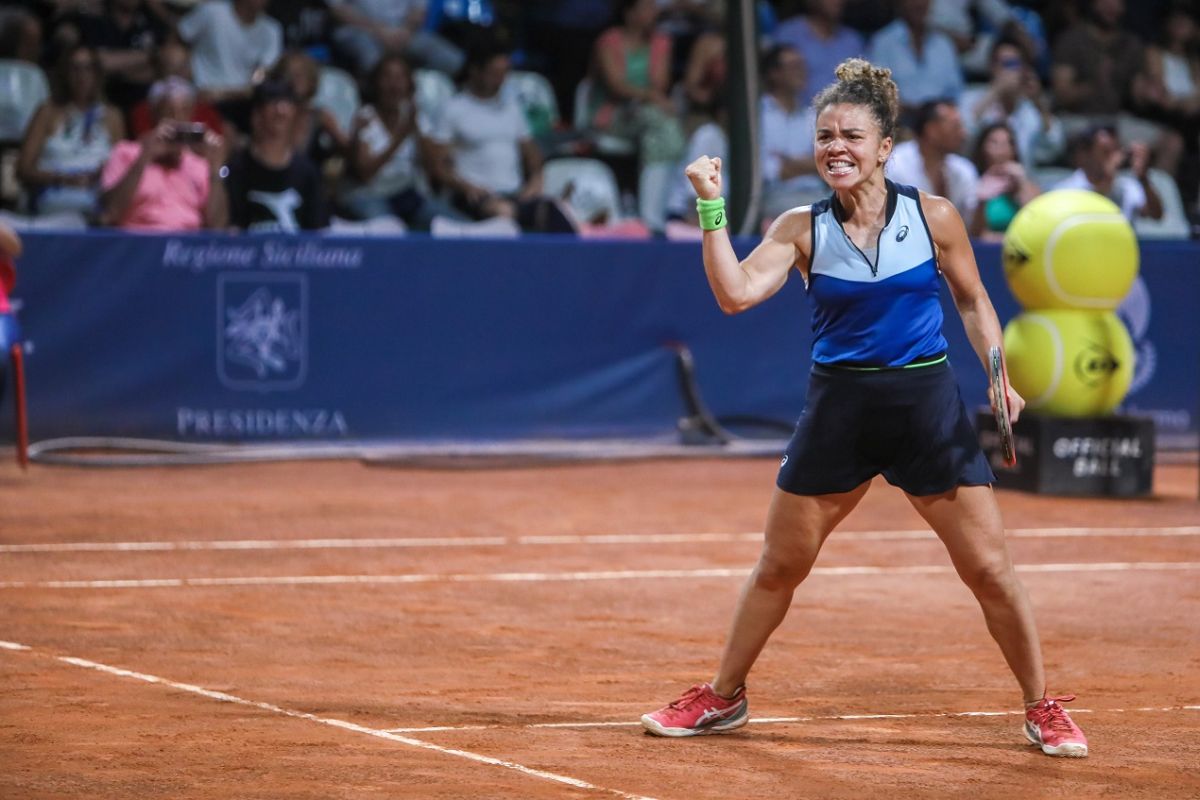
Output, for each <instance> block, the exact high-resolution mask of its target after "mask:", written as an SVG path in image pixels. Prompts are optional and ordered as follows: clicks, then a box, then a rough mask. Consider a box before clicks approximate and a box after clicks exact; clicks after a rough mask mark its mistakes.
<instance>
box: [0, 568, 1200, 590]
mask: <svg viewBox="0 0 1200 800" xmlns="http://www.w3.org/2000/svg"><path fill="white" fill-rule="evenodd" d="M1192 569H1200V562H1197V561H1125V562H1111V561H1110V562H1096V563H1090V564H1089V563H1082V564H1018V565H1017V572H1133V571H1137V572H1142V571H1161V570H1192ZM952 573H954V568H953V567H950V566H939V565H926V564H919V565H913V566H904V567H870V566H856V567H814V568H813V570H812V573H811V574H813V575H836V576H842V575H942V574H952ZM749 574H750V569H749V568H747V567H736V568H734V567H714V568H711V569H647V570H611V571H600V572H492V573H478V574H475V573H438V572H430V573H413V574H409V575H262V576H247V577H232V578H150V579H139V578H127V579H109V580H72V581H0V589H161V588H184V587H188V588H202V587H211V586H322V585H324V586H328V585H341V584H417V583H548V582H554V581H629V580H655V579H676V578H739V577H744V576H746V575H749Z"/></svg>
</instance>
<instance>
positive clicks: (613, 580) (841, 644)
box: [0, 459, 1200, 800]
mask: <svg viewBox="0 0 1200 800" xmlns="http://www.w3.org/2000/svg"><path fill="white" fill-rule="evenodd" d="M774 472H775V461H774V460H772V459H746V460H710V461H694V460H687V461H683V460H677V461H670V460H662V461H644V462H636V463H620V464H583V465H570V466H558V467H542V468H536V469H535V468H523V469H475V470H432V469H426V470H418V469H408V468H404V469H400V468H388V467H380V466H374V467H373V466H367V465H364V464H361V463H357V462H349V461H346V462H308V463H283V464H264V465H239V466H218V467H204V468H145V469H106V470H101V469H83V468H62V467H48V466H34V467H33V468H31V469H30V471H29V472H27V473H24V474H22V473H20V472H19V471H18V470H17V469H16V467H15V466H10V465H9V464H8V462H5V465H4V466H3V467H0V620H2V622H0V640H2V641H0V648H2V649H0V760H2V762H3V765H2V768H0V796H3V797H5V798H10V797H11V798H50V797H89V798H98V799H100V800H103V799H105V798H133V797H137V798H147V797H172V798H225V797H245V798H267V797H271V798H276V797H290V798H329V797H371V796H380V797H420V798H460V797H489V798H493V797H512V798H542V797H545V798H549V797H587V796H597V797H604V796H616V797H651V798H661V799H663V800H665V799H666V798H678V799H680V800H682V798H741V797H805V798H863V797H894V798H908V797H951V796H953V797H962V796H964V795H966V794H968V793H969V795H970V796H971V797H972V798H974V799H975V800H982V799H983V798H1011V797H1049V796H1057V797H1072V798H1088V797H1122V798H1155V800H1160V799H1163V798H1196V797H1200V769H1198V766H1200V735H1198V734H1200V583H1198V582H1197V574H1198V571H1200V512H1198V509H1200V506H1198V505H1197V502H1196V489H1197V469H1196V467H1195V465H1194V462H1189V463H1187V464H1182V465H1166V466H1160V467H1159V468H1158V470H1157V473H1156V478H1155V494H1154V496H1153V497H1152V498H1148V499H1141V500H1111V499H1080V500H1066V499H1062V498H1049V497H1040V496H1033V495H1027V494H1018V493H1015V492H1011V491H1001V492H1000V495H1001V498H1000V499H1001V506H1002V508H1003V510H1004V514H1005V519H1006V523H1007V526H1008V528H1009V529H1010V536H1011V548H1012V551H1013V554H1014V557H1015V559H1016V561H1017V563H1018V565H1019V567H1018V569H1019V570H1020V571H1021V572H1022V574H1023V578H1024V580H1025V582H1026V585H1027V586H1028V588H1029V590H1030V592H1031V594H1032V596H1033V601H1034V605H1035V607H1036V609H1037V613H1038V621H1039V624H1040V627H1041V632H1042V636H1043V640H1044V645H1045V649H1046V658H1047V666H1048V672H1049V675H1050V677H1051V681H1052V683H1051V686H1050V689H1051V691H1052V692H1057V693H1066V692H1073V693H1077V694H1078V695H1079V699H1078V700H1077V701H1076V702H1075V703H1073V704H1071V706H1070V708H1071V710H1072V712H1073V713H1074V715H1075V719H1076V720H1077V721H1078V722H1079V723H1080V725H1081V726H1082V727H1083V728H1084V730H1085V731H1086V732H1087V734H1088V736H1089V738H1090V740H1091V756H1090V757H1089V758H1088V759H1086V760H1068V759H1051V758H1048V757H1045V756H1043V755H1041V754H1040V753H1039V752H1038V751H1037V750H1036V749H1034V748H1032V747H1029V746H1028V745H1026V744H1025V743H1024V739H1023V737H1022V736H1021V733H1020V717H1019V715H1018V713H1017V712H1016V708H1017V706H1018V705H1019V699H1020V698H1019V695H1018V692H1017V690H1016V685H1015V682H1014V681H1013V679H1012V678H1011V676H1010V675H1009V673H1008V672H1007V670H1006V669H1005V667H1004V664H1003V661H1002V659H1001V657H1000V653H999V650H998V649H997V647H996V646H995V644H994V643H993V642H992V641H991V639H990V638H989V637H988V635H987V632H986V630H985V628H984V625H983V622H982V617H981V615H980V613H979V610H978V607H977V606H976V604H975V602H974V600H973V599H972V597H971V596H970V594H969V592H968V591H967V590H966V589H965V588H964V587H963V586H962V585H961V584H960V583H959V581H958V579H957V577H956V576H955V575H954V573H953V572H952V570H951V567H950V563H949V559H948V557H947V556H946V554H945V552H944V550H943V549H942V547H941V545H940V544H939V543H938V541H937V540H936V539H935V538H933V536H932V534H930V533H928V532H927V531H926V530H925V529H924V527H923V525H922V523H921V520H920V519H919V517H918V516H917V515H916V513H915V512H913V511H912V510H911V509H910V508H909V506H908V504H907V503H906V502H905V500H904V498H903V496H902V495H901V494H900V493H899V492H897V491H896V490H894V489H892V488H891V487H889V486H887V485H886V484H884V483H882V482H879V483H878V485H876V486H874V487H873V488H872V491H871V492H870V493H869V494H868V496H867V498H866V500H865V501H864V502H863V504H862V505H861V506H860V507H859V509H858V510H857V511H856V512H855V513H854V514H853V515H852V516H851V517H850V518H849V519H848V520H847V521H846V523H845V524H844V525H843V526H842V528H841V529H840V530H839V531H838V532H837V533H835V534H834V536H833V537H832V538H831V540H830V542H829V544H828V545H827V546H826V548H825V550H824V551H823V553H822V555H821V558H820V560H819V561H818V565H817V570H816V572H815V573H814V574H813V576H812V577H810V578H809V580H808V581H807V582H806V583H805V584H804V585H803V586H802V587H801V588H800V590H799V591H798V593H797V598H796V602H795V605H794V609H793V612H792V614H791V615H790V616H789V618H788V620H787V621H786V622H785V623H784V626H783V627H782V628H781V629H780V630H779V632H778V633H777V634H776V636H775V638H774V639H773V640H772V642H771V644H770V645H769V647H768V650H767V652H766V654H765V655H764V657H763V658H762V660H761V661H760V662H759V665H758V667H757V668H756V671H755V672H754V674H753V675H752V682H751V684H750V692H751V694H750V698H751V712H752V716H753V720H752V723H751V724H750V725H749V726H747V727H746V728H743V729H742V730H741V731H739V732H738V733H735V734H731V735H726V736H710V737H697V738H693V739H685V740H664V739H658V738H654V737H650V736H647V735H644V734H643V732H642V730H641V728H640V727H639V726H638V725H637V719H638V717H639V716H640V715H641V714H642V713H644V712H646V711H648V710H652V709H653V708H655V707H657V706H658V705H661V704H662V703H664V702H666V701H667V700H669V699H672V698H673V697H674V696H676V694H678V692H679V691H680V690H681V689H682V688H685V687H686V686H687V685H688V684H689V683H692V682H695V681H698V680H705V679H707V678H708V677H710V676H711V673H712V670H713V668H714V665H715V660H716V657H717V654H718V649H719V647H720V644H721V641H722V638H723V636H724V633H725V626H726V624H727V621H728V618H729V615H730V612H731V610H732V608H733V604H734V602H735V599H736V595H737V592H738V589H739V586H740V584H741V582H742V580H743V578H744V576H745V574H746V573H747V571H748V569H749V568H750V567H751V566H752V564H753V563H754V560H755V557H756V555H757V552H758V547H759V542H760V540H761V530H762V523H763V516H764V513H765V509H766V503H767V499H768V496H769V492H770V487H771V485H772V479H773V475H774Z"/></svg>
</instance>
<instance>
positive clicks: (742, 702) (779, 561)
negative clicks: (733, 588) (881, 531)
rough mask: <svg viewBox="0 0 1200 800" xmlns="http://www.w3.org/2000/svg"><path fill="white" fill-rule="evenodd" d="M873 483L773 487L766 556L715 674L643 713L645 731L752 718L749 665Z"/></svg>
mask: <svg viewBox="0 0 1200 800" xmlns="http://www.w3.org/2000/svg"><path fill="white" fill-rule="evenodd" d="M869 485H870V481H867V482H864V483H862V484H861V485H859V486H858V487H856V488H855V489H853V490H851V491H849V492H841V493H837V494H820V495H796V494H790V493H788V492H785V491H783V490H781V489H776V490H775V495H774V497H773V499H772V501H771V508H770V511H769V513H768V515H767V529H766V538H765V541H764V544H763V550H762V554H761V555H760V556H759V560H758V564H757V565H756V566H755V568H754V571H753V572H752V573H751V574H750V577H749V579H747V581H746V584H745V586H743V588H742V594H741V598H740V599H739V600H738V605H737V610H736V611H735V612H734V615H733V624H732V626H731V628H730V632H729V637H728V639H727V640H726V642H725V650H724V652H723V654H722V655H721V663H720V666H719V668H718V669H717V674H716V677H714V678H713V681H712V683H703V684H697V685H695V686H693V687H692V688H690V689H688V690H687V691H686V692H684V693H683V695H681V696H680V697H679V698H678V699H677V700H674V701H673V702H671V703H669V704H667V705H666V706H663V707H662V708H660V709H659V710H658V711H655V712H653V713H650V714H646V715H645V716H643V717H642V725H643V727H645V728H646V730H648V731H649V732H650V733H653V734H657V735H659V736H696V735H698V734H704V733H721V732H724V731H730V730H733V729H735V728H740V727H741V726H742V725H745V724H746V722H747V720H749V707H748V705H747V702H746V691H745V682H746V676H747V675H748V674H749V673H750V668H751V667H752V666H754V662H755V661H756V660H757V659H758V656H759V653H761V652H762V649H763V647H764V646H765V645H766V643H767V640H768V639H769V638H770V637H771V634H772V633H773V632H774V631H775V628H777V627H778V626H779V623H781V622H782V621H783V618H784V616H786V615H787V611H788V607H789V606H790V605H791V603H792V595H793V593H794V592H795V590H796V587H797V586H799V585H800V583H801V581H803V580H804V579H805V578H806V577H808V573H809V572H810V571H811V570H812V566H813V562H815V561H816V559H817V554H818V553H819V552H820V550H821V545H822V544H824V542H825V539H826V537H828V536H829V534H830V532H831V531H832V530H833V529H834V528H835V527H836V526H837V524H838V523H839V522H841V521H842V520H843V519H844V518H845V517H846V515H847V514H849V513H850V512H851V511H852V510H853V509H854V507H855V506H856V505H858V501H859V500H861V499H862V497H863V495H864V494H866V492H867V487H868V486H869Z"/></svg>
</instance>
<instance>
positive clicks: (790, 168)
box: [759, 44, 828, 219]
mask: <svg viewBox="0 0 1200 800" xmlns="http://www.w3.org/2000/svg"><path fill="white" fill-rule="evenodd" d="M760 73H761V75H762V77H763V87H764V89H765V91H764V92H763V96H762V99H761V100H760V101H759V119H760V122H761V128H762V130H761V136H762V145H761V147H760V149H759V152H760V154H761V159H762V177H763V215H764V216H765V217H768V218H770V219H774V218H775V217H777V216H779V215H780V214H782V213H783V212H784V211H787V210H788V209H789V208H794V207H796V206H802V205H807V204H808V203H810V202H812V201H814V200H816V199H819V198H820V197H823V196H824V195H825V194H827V193H828V189H827V187H826V186H825V182H824V181H823V180H821V178H820V177H819V176H818V175H817V165H816V162H815V161H814V160H813V137H814V135H815V129H816V124H817V117H816V113H815V112H814V111H813V110H812V108H811V107H810V106H807V105H804V104H802V103H801V102H800V95H801V90H802V89H803V88H804V85H805V83H806V81H807V80H808V75H807V73H806V70H805V66H804V58H803V57H802V56H801V55H800V53H799V51H797V50H796V49H795V48H793V47H791V46H790V45H786V44H779V45H775V46H774V47H772V48H770V49H769V50H767V52H766V53H765V54H764V55H763V58H762V67H761V70H760Z"/></svg>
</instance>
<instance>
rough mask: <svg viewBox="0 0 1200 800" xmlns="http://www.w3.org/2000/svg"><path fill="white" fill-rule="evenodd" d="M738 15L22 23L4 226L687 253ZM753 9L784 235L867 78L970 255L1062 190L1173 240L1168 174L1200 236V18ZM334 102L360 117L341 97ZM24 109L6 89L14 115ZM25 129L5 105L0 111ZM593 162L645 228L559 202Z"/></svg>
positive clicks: (903, 179)
mask: <svg viewBox="0 0 1200 800" xmlns="http://www.w3.org/2000/svg"><path fill="white" fill-rule="evenodd" d="M727 5H728V4H727V2H726V1H725V0H536V1H535V2H517V1H516V0H508V2H505V0H16V2H8V3H5V7H4V9H2V10H0V69H3V70H18V69H20V70H25V71H26V73H27V72H29V71H34V72H38V71H40V74H42V75H44V76H45V80H44V81H43V85H44V86H45V87H47V89H46V90H45V96H44V97H40V96H39V97H37V102H36V103H34V104H33V107H31V108H28V109H26V111H27V112H28V113H27V115H28V122H27V123H26V124H24V127H23V133H22V135H21V136H20V138H19V139H15V140H12V141H7V142H3V141H0V151H7V152H8V153H9V154H10V156H8V157H6V159H7V160H6V161H5V163H6V164H7V165H8V166H9V167H10V169H9V172H10V173H11V176H13V177H15V179H16V181H15V184H14V183H13V182H12V181H11V180H9V181H7V182H6V183H7V190H6V191H5V193H4V197H3V201H4V203H5V205H6V208H7V210H9V211H11V212H15V213H17V214H19V215H24V216H26V217H29V218H34V217H58V218H62V219H69V220H79V221H81V222H82V223H83V224H91V225H110V226H119V227H123V228H128V229H131V230H177V231H184V230H198V229H217V230H223V229H230V228H234V229H242V230H277V231H297V230H320V229H325V228H327V227H329V226H331V225H334V226H337V225H342V226H352V225H354V224H364V223H369V222H372V221H378V220H387V221H389V223H390V224H391V225H392V227H386V228H384V229H385V230H392V231H402V230H413V231H420V232H428V231H432V232H433V233H435V234H436V233H438V232H439V231H440V232H443V233H447V234H460V235H468V234H470V233H472V232H479V233H480V235H482V233H486V232H491V233H501V234H516V233H518V232H520V231H534V232H575V233H580V232H586V233H588V234H589V235H596V234H598V233H602V231H603V229H604V227H605V226H606V225H607V226H611V227H610V230H612V231H614V232H615V231H620V232H622V233H621V235H625V234H627V233H628V232H630V231H633V232H634V234H633V235H655V234H663V233H667V234H668V235H675V234H680V231H684V233H682V234H680V235H691V234H690V233H688V232H687V231H694V226H695V217H694V213H693V210H692V209H691V208H690V205H691V204H690V202H689V197H690V195H689V194H688V192H687V188H686V184H685V183H684V182H683V179H682V177H681V175H682V166H683V165H684V164H685V163H686V162H687V160H689V159H690V158H692V157H694V156H696V155H699V154H708V155H722V156H726V155H727V154H728V152H729V149H730V148H729V142H728V140H727V133H728V119H729V113H728V110H727V105H728V101H729V98H730V96H731V94H732V93H731V91H730V86H729V84H728V81H729V77H728V72H729V69H728V53H727V51H726V47H727V45H726V39H725V34H724V20H725V17H726V13H727ZM755 8H756V11H757V15H758V27H759V33H760V50H759V53H758V54H757V55H758V57H759V73H758V77H759V79H760V80H759V83H760V86H761V97H760V99H759V113H760V115H761V116H760V120H759V125H758V126H757V127H758V131H759V135H760V141H759V143H758V144H759V152H760V155H761V159H762V163H761V165H760V169H759V170H758V172H759V174H760V175H761V178H762V181H763V185H762V191H761V192H760V193H759V195H760V196H761V197H762V200H763V205H762V209H761V211H762V214H763V220H762V222H763V223H764V224H765V223H766V222H769V220H770V219H771V218H773V217H774V216H775V215H777V214H779V213H781V212H782V211H783V210H785V209H786V208H789V207H791V206H794V205H799V204H803V203H806V202H811V201H812V200H814V199H816V198H817V197H819V196H821V194H822V193H823V192H825V191H826V190H825V187H824V184H823V183H822V181H821V180H820V178H819V176H818V174H817V171H816V165H815V164H814V163H813V160H812V152H811V151H812V139H813V125H814V114H813V111H812V109H811V107H810V103H811V99H812V97H813V96H814V95H815V94H816V92H817V91H819V90H820V89H821V88H822V87H823V86H824V85H826V84H827V83H829V82H830V81H831V80H832V79H833V70H834V67H835V66H836V65H837V64H838V63H839V62H840V61H842V60H844V59H845V58H848V57H852V56H865V57H867V58H869V59H870V60H872V61H874V62H875V63H877V64H880V65H882V66H886V67H889V68H890V69H891V70H892V73H893V75H894V77H895V79H896V81H897V83H898V85H899V88H900V94H901V99H902V101H903V102H904V103H905V106H904V108H903V117H902V125H901V128H902V134H901V136H900V138H899V140H898V141H897V144H896V146H895V148H894V152H893V155H892V158H891V160H890V162H889V164H888V167H887V169H888V174H889V176H890V177H891V178H892V179H893V180H895V181H897V182H900V183H907V184H911V185H915V186H918V187H920V188H921V189H924V190H926V191H929V192H933V193H936V194H940V195H943V196H945V197H947V198H949V199H950V200H951V201H952V202H953V203H954V204H955V206H957V207H958V209H959V210H960V212H961V213H962V215H963V218H964V220H966V222H967V224H968V226H969V229H970V232H971V234H972V235H973V236H975V237H979V238H985V239H987V238H993V239H995V238H999V237H1001V236H1002V235H1003V231H1004V229H1005V228H1006V226H1007V225H1008V223H1009V221H1011V219H1012V218H1013V216H1014V215H1015V214H1016V212H1017V210H1019V208H1020V207H1021V206H1022V205H1024V204H1025V203H1027V202H1028V201H1029V200H1030V199H1032V198H1033V197H1034V196H1036V195H1037V194H1038V193H1039V192H1042V191H1048V190H1051V189H1054V188H1059V187H1060V186H1064V187H1076V188H1088V189H1091V190H1093V191H1097V192H1101V193H1103V194H1106V195H1108V196H1109V197H1111V198H1112V199H1113V200H1114V201H1115V202H1116V203H1117V204H1118V205H1119V206H1120V207H1121V208H1122V209H1123V211H1124V212H1125V213H1126V214H1127V215H1128V216H1129V217H1130V218H1131V219H1135V220H1136V219H1139V218H1143V217H1145V218H1151V219H1157V218H1159V217H1161V216H1162V215H1163V214H1164V209H1166V208H1167V207H1168V206H1169V204H1168V203H1167V202H1166V199H1165V198H1164V197H1163V196H1162V190H1163V187H1164V184H1163V183H1162V182H1161V181H1160V182H1158V183H1157V184H1156V183H1155V181H1154V180H1152V177H1153V176H1152V175H1151V172H1152V170H1155V169H1156V170H1158V171H1160V172H1161V173H1163V174H1165V175H1166V176H1169V178H1171V179H1173V181H1174V183H1173V185H1172V186H1171V189H1172V190H1174V189H1177V190H1178V194H1179V197H1180V198H1181V201H1182V204H1183V206H1184V209H1185V211H1186V213H1188V214H1189V215H1191V216H1192V217H1193V219H1192V222H1197V221H1200V220H1197V219H1196V215H1197V212H1198V211H1200V209H1198V207H1197V204H1198V201H1200V24H1198V12H1200V3H1198V2H1196V0H1190V1H1189V0H1153V1H1152V0H1146V2H1142V3H1139V4H1137V5H1136V6H1134V5H1132V4H1131V5H1130V6H1129V7H1126V4H1125V0H1064V2H1055V3H1047V2H1038V1H1037V0H773V1H772V2H768V0H757V2H756V4H755ZM517 73H521V75H524V76H529V75H530V74H532V75H533V76H535V78H536V81H537V83H536V84H530V83H528V81H526V82H524V83H522V82H521V81H520V80H519V79H520V78H521V75H518V74H517ZM23 74H24V73H23ZM339 75H340V76H343V77H344V78H345V81H346V82H347V83H348V84H349V85H350V87H351V88H350V89H349V96H350V97H351V98H352V99H351V100H350V106H349V108H345V107H342V108H339V107H337V103H331V101H330V100H329V97H327V96H326V95H325V94H324V93H323V91H322V86H324V82H325V81H326V80H327V79H328V80H333V78H334V77H336V76H339ZM331 76H332V77H331ZM346 76H348V77H346ZM27 85H34V86H35V88H36V81H35V82H34V83H33V84H27V83H26V82H24V78H22V80H21V81H18V80H15V79H14V80H11V81H0V87H9V88H0V95H3V93H4V92H6V91H7V92H18V91H20V92H25V91H27V88H26V87H27ZM530 86H533V87H534V88H533V89H530V88H529V87H530ZM538 86H544V87H546V91H545V92H544V93H542V94H539V93H538ZM23 100H24V96H21V97H5V96H0V109H4V110H10V109H11V110H14V113H20V112H21V111H22V109H21V107H20V106H21V102H22V101H23ZM579 156H586V157H593V158H597V159H600V160H602V161H604V162H605V163H607V164H608V165H610V166H611V167H612V169H613V175H614V176H615V183H616V184H617V185H616V191H618V192H620V198H619V209H620V213H621V214H623V215H624V216H625V218H626V220H625V221H632V220H633V219H636V220H637V221H638V224H636V225H632V226H631V225H623V224H621V223H622V220H620V219H614V218H612V217H613V215H612V214H611V213H610V212H609V211H608V210H607V208H608V207H607V206H604V203H599V204H597V203H595V202H592V201H585V198H587V197H591V198H592V199H593V200H594V198H595V190H596V187H594V186H590V185H588V184H587V181H586V180H585V178H586V177H588V176H582V175H581V177H580V180H579V181H567V182H566V184H565V187H566V188H565V189H563V190H561V191H560V190H558V189H556V191H555V192H548V191H547V190H546V188H545V182H544V166H545V164H546V163H547V160H554V159H556V158H565V157H573V158H574V157H579ZM572 163H574V162H572ZM734 166H735V168H737V167H736V165H734ZM589 175H591V173H589ZM557 185H558V184H556V186H557ZM10 190H11V191H10ZM1172 193H1173V192H1172ZM601 206H604V207H605V209H606V210H605V212H604V213H603V214H602V215H598V214H597V211H596V209H598V208H600V207H601Z"/></svg>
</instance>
